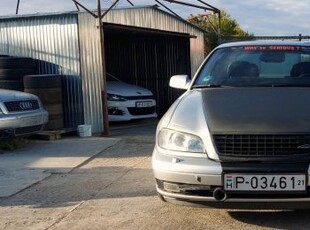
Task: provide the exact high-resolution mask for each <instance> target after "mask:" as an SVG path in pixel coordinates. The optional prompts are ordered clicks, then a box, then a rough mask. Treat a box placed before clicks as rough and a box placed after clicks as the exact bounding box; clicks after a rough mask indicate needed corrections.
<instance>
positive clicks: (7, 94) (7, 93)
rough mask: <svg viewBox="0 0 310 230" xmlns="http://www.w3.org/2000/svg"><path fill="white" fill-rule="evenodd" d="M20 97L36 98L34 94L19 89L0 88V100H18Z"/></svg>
mask: <svg viewBox="0 0 310 230" xmlns="http://www.w3.org/2000/svg"><path fill="white" fill-rule="evenodd" d="M20 99H37V97H36V96H35V95H32V94H29V93H24V92H20V91H14V90H7V89H0V101H9V100H20Z"/></svg>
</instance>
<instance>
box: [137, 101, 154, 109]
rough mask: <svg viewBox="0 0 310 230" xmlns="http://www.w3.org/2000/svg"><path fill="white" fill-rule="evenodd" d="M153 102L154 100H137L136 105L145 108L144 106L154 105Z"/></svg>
mask: <svg viewBox="0 0 310 230" xmlns="http://www.w3.org/2000/svg"><path fill="white" fill-rule="evenodd" d="M152 106H153V102H152V101H139V102H136V107H137V108H144V107H152Z"/></svg>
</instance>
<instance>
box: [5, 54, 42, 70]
mask: <svg viewBox="0 0 310 230" xmlns="http://www.w3.org/2000/svg"><path fill="white" fill-rule="evenodd" d="M27 68H28V69H35V68H37V61H36V60H34V59H32V58H25V57H0V69H27Z"/></svg>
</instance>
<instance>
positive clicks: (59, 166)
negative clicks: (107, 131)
mask: <svg viewBox="0 0 310 230" xmlns="http://www.w3.org/2000/svg"><path fill="white" fill-rule="evenodd" d="M119 140H120V139H119V138H109V139H107V138H96V137H92V138H86V139H80V138H67V139H63V140H58V141H33V142H31V143H30V144H29V145H28V146H27V147H25V148H23V149H20V150H17V151H13V152H6V153H4V154H0V198H1V197H2V198H3V197H8V196H12V195H13V194H15V193H17V192H19V191H21V190H23V189H25V188H27V187H29V186H31V185H32V184H34V183H37V182H39V181H41V180H43V179H45V178H47V177H49V176H50V175H51V174H58V173H68V172H70V171H71V170H72V169H74V168H76V167H78V166H80V165H81V164H83V163H85V162H86V161H87V160H89V159H91V158H92V157H93V156H95V155H97V154H98V153H100V152H102V151H104V150H105V149H107V148H109V147H110V146H112V145H114V144H115V143H116V142H117V141H119Z"/></svg>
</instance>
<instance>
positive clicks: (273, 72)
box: [193, 45, 310, 88]
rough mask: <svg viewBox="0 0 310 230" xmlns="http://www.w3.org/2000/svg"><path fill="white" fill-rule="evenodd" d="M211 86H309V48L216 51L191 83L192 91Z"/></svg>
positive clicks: (267, 46) (289, 47) (245, 47)
mask: <svg viewBox="0 0 310 230" xmlns="http://www.w3.org/2000/svg"><path fill="white" fill-rule="evenodd" d="M212 86H241V87H245V86H272V87H281V86H284V87H285V86H288V87H289V86H297V87H298V86H310V47H308V46H302V45H300V46H298V45H292V46H283V45H247V46H236V47H227V48H220V49H218V50H216V51H215V52H214V53H213V54H212V55H211V57H209V58H208V60H207V61H206V62H205V64H204V66H203V67H202V68H201V70H200V72H199V73H198V76H197V78H196V80H195V82H194V84H193V88H195V87H196V88H199V87H212Z"/></svg>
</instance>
